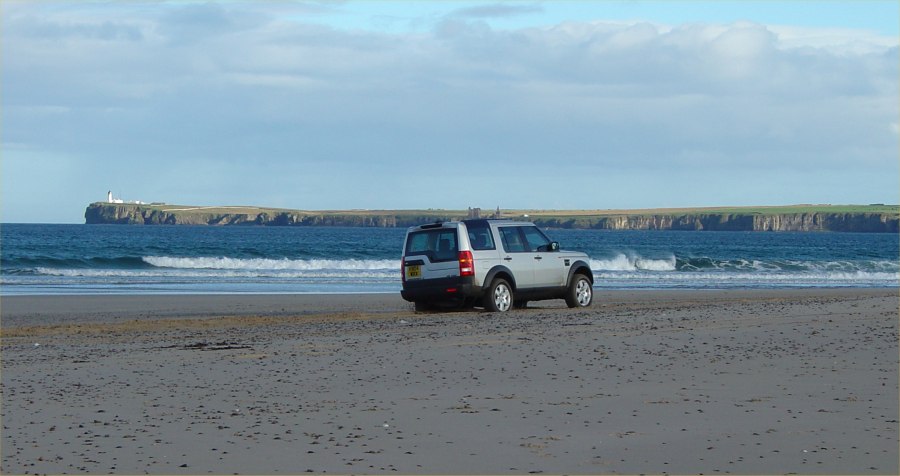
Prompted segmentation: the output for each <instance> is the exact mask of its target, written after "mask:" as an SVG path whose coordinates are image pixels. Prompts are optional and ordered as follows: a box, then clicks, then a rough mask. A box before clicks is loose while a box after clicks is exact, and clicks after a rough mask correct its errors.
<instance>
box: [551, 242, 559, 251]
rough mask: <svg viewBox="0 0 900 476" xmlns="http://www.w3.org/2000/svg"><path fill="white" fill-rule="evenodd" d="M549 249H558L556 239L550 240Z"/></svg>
mask: <svg viewBox="0 0 900 476" xmlns="http://www.w3.org/2000/svg"><path fill="white" fill-rule="evenodd" d="M550 251H559V243H558V242H556V241H551V242H550Z"/></svg>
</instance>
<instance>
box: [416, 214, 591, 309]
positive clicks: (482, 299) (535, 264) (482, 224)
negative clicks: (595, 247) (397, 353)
mask: <svg viewBox="0 0 900 476" xmlns="http://www.w3.org/2000/svg"><path fill="white" fill-rule="evenodd" d="M589 262H590V261H589V259H588V256H587V255H586V254H584V253H580V252H576V251H562V250H560V249H559V243H557V242H555V241H550V239H549V238H547V236H546V235H545V234H544V232H542V231H541V229H540V228H538V227H537V226H536V225H534V224H533V223H529V222H518V221H510V220H481V219H479V220H463V221H458V222H457V221H453V222H437V223H431V224H426V225H420V226H414V227H411V228H409V229H408V230H407V232H406V238H405V240H404V243H403V258H402V261H401V268H402V276H403V290H402V291H401V292H400V294H401V296H403V299H405V300H407V301H409V302H412V303H414V304H415V308H416V310H417V311H424V310H428V309H431V308H432V307H434V306H436V305H438V304H456V305H459V306H465V307H474V306H479V305H480V306H483V307H484V308H485V309H486V310H488V311H492V312H506V311H508V310H509V309H510V308H512V307H525V306H526V304H527V302H528V301H536V300H542V299H565V300H566V304H567V305H568V306H569V307H587V306H590V305H591V302H592V300H593V284H594V275H593V273H592V272H591V268H590V266H589V265H588V263H589Z"/></svg>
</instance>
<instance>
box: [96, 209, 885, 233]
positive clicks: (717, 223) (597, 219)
mask: <svg viewBox="0 0 900 476" xmlns="http://www.w3.org/2000/svg"><path fill="white" fill-rule="evenodd" d="M84 218H85V222H86V223H88V224H129V225H219V226H224V225H263V226H356V227H408V226H414V225H420V224H422V223H429V222H434V221H435V220H437V219H440V220H454V219H462V218H465V217H456V216H445V217H435V216H433V215H429V216H413V215H404V216H397V215H391V214H383V215H373V214H352V213H341V214H327V213H303V212H293V211H284V212H279V211H261V212H259V213H218V212H215V213H213V212H204V211H200V210H192V211H189V212H187V211H180V210H173V211H166V210H164V209H160V208H158V207H152V206H142V205H131V204H108V203H93V204H91V205H90V206H88V208H87V210H85V213H84ZM533 221H534V222H535V223H536V224H537V225H539V226H542V227H547V228H591V229H603V230H696V231H701V230H702V231H842V232H868V233H898V232H900V218H898V216H897V215H892V214H886V213H781V214H765V215H763V214H733V213H706V214H702V213H698V214H683V215H664V214H660V215H610V216H585V217H578V218H547V217H535V218H534V219H533Z"/></svg>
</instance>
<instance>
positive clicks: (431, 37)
mask: <svg viewBox="0 0 900 476" xmlns="http://www.w3.org/2000/svg"><path fill="white" fill-rule="evenodd" d="M84 8H85V9H84V10H81V9H79V6H78V5H72V6H69V7H67V8H63V9H60V10H54V9H51V8H47V7H44V6H41V5H40V4H38V6H36V7H34V8H30V7H29V5H28V4H25V5H24V6H23V5H18V6H17V8H15V9H13V11H11V12H10V11H6V12H5V14H4V16H3V19H2V21H3V24H2V31H3V42H2V49H3V50H2V61H3V64H2V69H0V71H2V74H3V85H4V94H3V96H2V101H3V104H2V106H3V107H2V111H3V112H2V114H3V117H2V119H3V124H4V134H3V141H4V143H3V148H4V149H8V148H9V147H10V144H12V143H16V144H22V145H27V146H28V147H29V148H30V149H32V150H44V151H47V152H48V153H57V154H69V153H72V154H73V155H77V156H78V157H80V158H81V159H79V160H82V161H84V166H85V167H87V168H90V167H96V166H97V163H100V162H104V163H108V162H109V160H111V159H117V160H119V161H130V160H134V159H141V160H152V161H153V163H154V164H157V165H159V167H158V168H154V169H153V172H152V173H153V174H154V181H155V182H157V183H164V182H165V181H166V180H167V177H169V180H174V178H173V177H174V175H171V174H175V173H176V172H174V171H176V170H177V171H180V172H178V173H185V172H184V171H186V170H192V168H193V167H194V166H193V165H192V164H193V163H196V162H197V161H198V160H202V161H203V163H204V164H205V165H204V167H202V169H208V168H209V167H210V164H221V167H225V168H226V170H231V169H229V168H228V167H231V164H239V163H241V164H243V163H248V162H249V163H257V164H264V165H265V166H266V167H264V168H265V169H266V170H271V169H272V168H273V167H274V168H277V166H278V165H279V164H283V165H284V166H285V167H286V168H287V167H288V166H289V169H290V170H293V171H297V173H298V174H300V175H301V176H302V177H303V178H304V179H307V180H309V181H310V183H309V185H307V187H323V185H322V184H324V183H326V182H327V181H328V180H329V178H328V177H326V176H325V175H324V174H325V171H324V169H323V168H322V167H320V166H319V165H320V164H322V163H328V162H330V161H337V162H340V163H342V164H346V165H347V166H346V167H345V168H344V169H342V170H344V171H345V173H347V174H360V176H359V178H358V180H357V181H358V182H365V181H366V180H368V179H371V180H372V181H378V182H379V183H382V184H385V185H384V187H385V192H384V194H382V195H384V196H385V197H386V196H387V195H389V194H391V193H394V194H397V196H398V197H402V196H404V195H403V194H404V193H405V192H404V191H403V190H404V187H405V185H404V183H405V181H404V180H403V179H401V178H400V177H401V176H414V177H428V176H433V174H434V173H436V172H433V170H435V169H436V168H437V169H439V168H440V167H443V166H445V164H447V165H449V164H453V165H454V166H455V167H456V168H457V169H459V168H460V167H463V168H467V169H469V170H479V168H482V167H483V168H484V169H485V170H491V171H492V173H495V174H502V173H503V171H504V170H507V169H510V168H517V167H524V168H525V170H526V171H529V173H530V174H531V175H529V176H530V177H531V181H530V182H529V181H527V180H526V182H525V183H524V184H523V187H524V188H529V186H528V184H529V183H530V184H532V186H531V188H537V189H540V182H541V180H542V178H543V177H544V176H545V173H544V172H542V168H544V169H545V168H546V167H548V166H549V164H554V163H560V164H571V163H577V164H579V166H580V167H582V169H580V170H582V172H579V173H586V174H595V173H596V174H602V173H604V172H605V171H608V170H610V169H616V170H633V171H635V173H638V172H639V171H647V170H652V171H653V172H652V173H656V174H660V176H661V177H665V175H666V174H668V173H672V171H674V170H679V171H680V173H683V172H684V170H691V169H696V170H699V169H703V172H704V174H705V175H715V173H721V174H725V175H728V174H733V173H736V172H735V170H744V169H748V170H749V169H752V170H756V171H757V172H758V171H770V172H771V173H775V174H777V173H780V172H779V171H781V170H802V169H811V168H819V169H823V170H825V169H827V170H835V171H838V172H837V173H842V174H846V175H847V176H850V177H852V175H853V174H854V173H856V172H857V171H859V172H860V173H862V172H865V173H867V174H872V173H873V172H874V171H885V172H886V173H888V174H891V173H893V175H894V176H896V175H897V174H896V173H894V172H895V171H896V170H897V163H896V153H897V143H896V137H897V126H896V124H897V123H898V111H897V106H896V104H897V103H898V95H897V91H898V87H897V85H898V64H897V63H898V62H897V52H898V45H897V43H898V42H897V39H896V38H885V37H883V36H879V35H876V34H873V33H871V32H865V31H858V30H848V29H828V30H824V29H808V28H806V29H804V28H796V27H788V26H766V25H760V24H755V23H749V22H742V23H735V24H728V25H713V24H683V25H661V24H653V23H649V22H628V23H622V22H599V21H591V22H587V21H585V22H566V23H560V24H557V25H554V26H551V27H547V28H523V29H508V30H493V29H491V28H490V27H488V26H487V25H486V24H485V23H482V22H479V21H467V20H465V18H472V17H479V16H481V17H483V16H485V15H488V16H490V15H503V14H519V13H530V12H524V11H506V10H502V9H499V10H491V11H487V10H485V11H466V12H458V13H460V14H458V15H456V16H454V17H453V18H452V19H447V20H445V21H443V22H441V23H439V24H438V26H437V27H436V28H435V30H434V31H431V32H425V33H422V32H417V33H385V32H375V31H365V30H354V31H341V30H336V29H333V28H330V27H327V26H323V25H317V24H314V23H310V22H311V21H314V18H315V17H314V16H312V17H311V16H308V15H307V16H302V15H301V17H300V19H299V20H298V17H296V16H292V17H291V18H290V19H289V20H287V19H286V18H285V16H284V11H283V10H282V9H281V8H284V6H283V5H281V6H280V7H279V9H277V10H276V9H274V8H275V7H274V6H272V7H271V8H273V10H268V8H270V4H246V5H245V4H239V5H237V6H232V4H228V3H225V4H208V5H207V4H203V5H198V4H185V5H180V4H175V5H165V6H157V7H152V8H151V7H149V6H147V5H146V4H144V6H143V7H142V8H144V9H145V10H141V11H140V12H138V11H136V9H138V6H137V5H136V4H128V3H126V4H107V5H105V6H104V7H103V8H99V7H96V6H92V7H91V8H88V7H84ZM884 124H892V126H891V127H890V128H885V126H884ZM92 160H96V161H97V162H92ZM304 164H309V166H308V167H304ZM373 164H375V165H373ZM861 168H863V169H865V170H860V169H861ZM196 169H197V170H198V171H199V170H201V167H196ZM255 169H257V168H254V167H248V168H242V169H240V173H241V174H242V175H243V178H244V180H243V182H242V183H245V184H246V186H248V187H255V189H254V190H256V192H250V194H252V193H263V194H264V193H267V192H266V188H268V187H266V186H265V185H263V184H265V183H267V179H266V178H265V176H264V174H262V172H260V173H259V175H258V176H254V172H253V171H254V170H255ZM258 169H260V170H262V169H263V167H259V168H258ZM302 171H308V172H307V173H306V175H303V172H302ZM399 171H403V172H402V173H400V172H399ZM120 173H121V174H122V175H123V176H125V175H128V174H130V173H134V172H133V171H132V170H129V168H128V167H123V168H122V172H120ZM645 173H646V172H645ZM167 174H169V175H167ZM824 182H825V181H823V183H824ZM216 183H217V181H215V180H213V181H211V182H209V183H207V185H206V187H207V189H206V190H205V191H206V192H207V193H209V194H214V191H215V187H216ZM808 186H809V187H812V186H813V185H808ZM229 187H231V185H229ZM222 193H223V194H224V193H227V187H226V186H225V185H223V186H222ZM303 193H304V195H303V196H307V195H308V194H309V193H310V192H309V190H308V189H305V191H304V192H303ZM322 193H326V192H325V191H324V189H323V191H322V192H321V193H319V195H321V194H322ZM746 193H747V194H752V193H753V192H752V189H751V187H750V186H749V185H748V189H747V191H746ZM861 193H862V192H861ZM522 194H523V197H524V192H522ZM603 194H604V192H603V191H602V190H598V191H596V192H593V194H592V196H593V197H595V198H596V199H602V198H603V196H604V195H603ZM145 195H152V194H146V193H145ZM282 195H283V191H282V192H280V194H279V196H282ZM313 195H315V194H313ZM299 196H300V195H299V192H298V197H299ZM158 199H167V198H165V197H158ZM168 199H169V200H177V199H178V198H177V197H172V198H168ZM523 199H524V198H523ZM260 200H261V202H262V203H261V204H263V205H265V204H266V203H265V199H264V198H263V197H261V198H260ZM385 200H388V198H385ZM391 200H394V199H391ZM210 201H212V202H214V201H215V200H214V199H211V200H209V201H207V202H210ZM394 201H398V200H394ZM510 201H511V200H504V204H506V203H507V202H510ZM872 201H879V200H877V199H873V200H872ZM709 202H710V204H715V203H713V202H715V199H714V198H710V199H709ZM299 205H300V204H298V206H299ZM350 205H351V204H346V206H350ZM364 205H365V206H367V204H357V206H364ZM433 205H434V206H442V205H441V204H433ZM461 205H465V204H461ZM576 205H577V206H588V205H589V204H572V206H576ZM651 205H652V204H651ZM333 206H334V207H339V206H341V205H339V204H336V205H333ZM376 206H377V204H376ZM443 206H449V205H448V204H445V205H443ZM504 206H506V205H504ZM510 206H512V204H510ZM523 206H524V205H523Z"/></svg>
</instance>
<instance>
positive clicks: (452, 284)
mask: <svg viewBox="0 0 900 476" xmlns="http://www.w3.org/2000/svg"><path fill="white" fill-rule="evenodd" d="M482 294H483V291H482V289H481V286H477V285H476V284H475V278H474V277H472V276H466V277H458V276H457V277H452V278H438V279H422V280H410V281H406V282H405V283H403V290H402V291H400V296H402V297H403V299H405V300H407V301H409V302H415V301H441V300H450V299H459V298H477V297H481V295H482Z"/></svg>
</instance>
